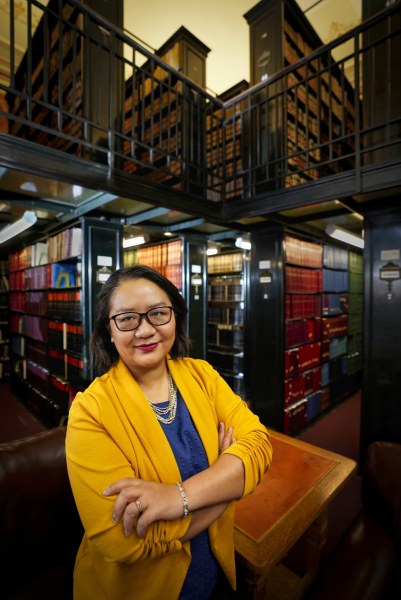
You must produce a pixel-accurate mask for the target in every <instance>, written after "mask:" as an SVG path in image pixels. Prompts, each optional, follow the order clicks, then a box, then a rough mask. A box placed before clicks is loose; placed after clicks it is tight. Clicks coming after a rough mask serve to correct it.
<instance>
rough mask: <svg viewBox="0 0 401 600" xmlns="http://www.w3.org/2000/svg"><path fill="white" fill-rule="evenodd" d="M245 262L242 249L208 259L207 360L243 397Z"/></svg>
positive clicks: (244, 390)
mask: <svg viewBox="0 0 401 600" xmlns="http://www.w3.org/2000/svg"><path fill="white" fill-rule="evenodd" d="M246 264H247V263H246V254H245V252H244V251H233V252H224V253H220V254H216V255H213V256H209V257H208V259H207V272H208V287H207V296H208V298H207V300H208V310H207V313H208V319H207V360H208V361H209V362H210V363H211V364H212V365H213V366H214V367H215V368H216V369H217V370H218V371H219V373H220V374H221V375H222V376H223V377H224V379H225V380H226V381H227V383H228V384H229V385H230V387H231V388H232V389H233V390H234V391H235V392H236V393H237V394H239V395H240V396H241V397H242V398H243V399H244V400H245V399H246V389H245V375H244V371H245V369H244V319H245V302H246V280H247V272H246Z"/></svg>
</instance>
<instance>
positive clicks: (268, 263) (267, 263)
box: [259, 260, 272, 269]
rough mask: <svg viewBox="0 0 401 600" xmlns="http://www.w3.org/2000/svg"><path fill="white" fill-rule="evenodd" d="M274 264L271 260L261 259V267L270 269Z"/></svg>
mask: <svg viewBox="0 0 401 600" xmlns="http://www.w3.org/2000/svg"><path fill="white" fill-rule="evenodd" d="M271 266H272V261H271V260H260V261H259V269H270V268H271Z"/></svg>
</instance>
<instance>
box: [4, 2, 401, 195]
mask: <svg viewBox="0 0 401 600" xmlns="http://www.w3.org/2000/svg"><path fill="white" fill-rule="evenodd" d="M15 4H16V3H14V1H13V0H10V2H9V19H8V33H9V36H8V37H9V46H8V56H6V57H5V60H6V62H7V63H8V64H9V69H10V71H9V75H5V76H4V77H3V79H2V82H1V84H0V90H1V91H2V92H3V93H4V94H5V99H6V107H5V108H3V110H2V111H1V113H0V114H1V116H2V117H3V120H4V119H5V120H6V122H7V132H6V134H5V136H4V135H2V139H3V140H4V139H7V140H10V137H9V136H12V137H13V138H15V137H17V138H22V139H25V140H27V141H29V142H30V143H34V144H38V145H45V146H46V147H47V148H50V149H52V150H54V151H57V152H58V153H64V154H67V155H70V156H71V155H73V156H75V157H79V158H80V159H82V160H83V161H89V162H90V163H91V164H98V165H100V166H101V168H102V169H106V170H107V171H108V180H109V181H112V180H113V176H114V175H115V174H116V173H123V174H124V175H125V176H128V177H129V178H130V181H132V185H133V186H135V182H137V181H138V178H140V179H141V181H143V180H146V181H148V182H149V183H150V184H152V185H153V184H154V185H155V186H158V187H159V188H160V186H161V188H160V189H163V187H164V188H165V187H168V188H170V189H172V190H177V192H184V193H186V194H190V195H191V196H192V197H197V198H199V199H201V200H203V201H206V202H213V203H219V204H220V205H222V204H224V203H230V205H231V203H233V202H235V201H236V200H239V201H247V200H251V199H252V198H255V197H258V196H261V195H264V196H265V195H266V194H269V193H271V192H272V191H274V192H277V191H280V190H286V189H287V188H289V187H294V186H299V185H301V184H305V183H308V182H310V181H316V180H319V181H320V180H323V179H324V178H327V177H329V176H333V175H338V174H344V173H350V172H352V173H353V174H354V175H355V181H358V179H359V178H360V176H361V173H362V170H363V169H364V168H369V167H370V166H372V165H377V164H382V163H383V164H384V163H386V164H387V163H391V162H392V161H397V160H399V159H400V156H401V92H400V80H399V73H400V69H399V67H400V53H401V51H400V48H401V26H400V23H401V18H400V2H396V3H394V4H393V5H392V6H390V7H389V8H388V9H386V10H385V11H383V12H381V13H379V14H377V15H376V16H374V17H372V18H371V19H369V21H366V22H365V23H363V24H361V25H360V26H358V27H357V28H355V29H353V30H352V31H350V32H348V33H347V34H345V35H343V36H342V37H340V38H339V39H337V40H336V41H334V42H332V43H330V44H328V45H326V46H322V47H321V48H318V49H317V50H315V51H313V52H312V54H310V55H308V56H306V57H305V58H303V59H302V60H299V61H297V62H295V63H293V64H291V57H290V56H289V57H287V58H288V62H289V66H288V67H286V68H285V69H283V70H282V71H280V72H279V73H277V74H275V75H274V76H272V77H271V78H270V79H268V80H267V81H263V82H261V83H260V84H258V85H256V86H254V87H252V88H249V89H247V90H246V91H244V92H243V93H241V94H240V95H238V96H236V97H235V98H232V99H231V100H229V101H226V102H224V103H223V102H221V101H220V100H219V99H218V98H215V97H213V96H211V95H210V94H208V93H207V92H206V91H205V90H203V89H201V88H200V87H198V86H197V85H196V84H194V83H193V82H191V81H190V80H189V79H188V78H186V77H184V76H183V75H182V74H181V73H180V72H179V71H178V70H176V69H174V68H172V67H171V66H169V65H168V64H166V63H164V62H163V61H162V60H160V58H158V57H157V56H156V55H155V54H153V53H151V52H149V51H148V50H146V48H144V47H142V46H141V45H140V44H138V43H137V42H136V41H135V40H134V39H132V38H131V36H129V35H128V34H126V33H125V32H123V31H121V30H119V29H118V28H116V27H114V26H113V25H112V24H110V23H109V22H108V21H106V20H104V19H102V17H100V16H99V15H97V14H96V13H94V12H93V11H91V10H90V9H89V8H88V7H86V6H85V5H84V4H81V3H80V2H78V1H77V0H68V1H66V2H62V1H61V0H51V1H50V2H49V5H48V6H47V7H46V6H43V5H42V4H41V3H40V2H38V1H35V0H26V1H25V2H23V3H21V2H19V3H18V5H19V7H20V5H21V4H24V5H25V6H26V25H25V27H24V31H23V32H21V31H17V26H18V27H19V25H18V23H17V21H16V20H15V10H16V6H15ZM21 33H23V36H24V38H25V39H26V52H25V54H24V55H23V56H22V58H20V57H19V56H18V55H17V51H16V38H17V36H20V37H21ZM397 65H398V68H397ZM0 161H1V159H0Z"/></svg>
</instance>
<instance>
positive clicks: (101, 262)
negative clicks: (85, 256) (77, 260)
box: [97, 256, 113, 267]
mask: <svg viewBox="0 0 401 600" xmlns="http://www.w3.org/2000/svg"><path fill="white" fill-rule="evenodd" d="M112 265H113V259H112V258H111V256H98V257H97V266H98V267H111V266H112Z"/></svg>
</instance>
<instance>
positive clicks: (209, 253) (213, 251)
mask: <svg viewBox="0 0 401 600" xmlns="http://www.w3.org/2000/svg"><path fill="white" fill-rule="evenodd" d="M218 251H219V249H218V247H217V246H216V245H215V244H213V245H210V246H208V247H207V249H206V254H207V256H213V255H214V254H217V253H218Z"/></svg>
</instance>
